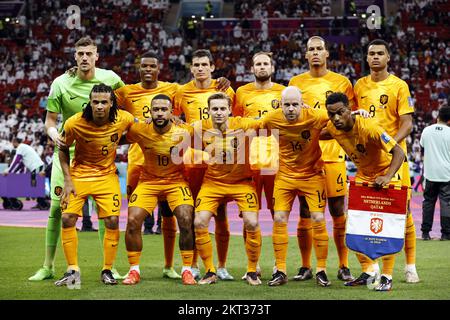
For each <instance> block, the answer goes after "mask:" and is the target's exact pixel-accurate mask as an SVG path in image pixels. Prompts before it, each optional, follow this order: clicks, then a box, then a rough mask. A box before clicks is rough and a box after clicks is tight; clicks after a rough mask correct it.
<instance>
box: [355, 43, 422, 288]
mask: <svg viewBox="0 0 450 320" xmlns="http://www.w3.org/2000/svg"><path fill="white" fill-rule="evenodd" d="M389 60H390V52H389V45H388V44H387V43H386V42H385V41H383V40H380V39H377V40H373V41H372V42H371V43H369V45H368V51H367V62H368V64H369V67H370V75H368V76H366V77H363V78H361V79H359V80H358V81H357V82H356V84H355V97H356V102H357V106H358V107H359V108H360V109H365V110H367V111H368V112H369V113H370V114H371V116H372V117H374V118H375V119H377V120H378V122H379V124H380V125H381V127H382V128H383V129H385V130H386V132H387V133H388V134H389V135H390V136H391V137H393V138H394V140H395V141H397V143H398V144H399V145H400V147H401V148H402V149H403V151H404V153H405V154H407V149H406V141H405V138H406V137H407V136H408V135H409V134H410V133H411V129H412V114H413V113H414V105H413V100H412V99H411V94H410V92H409V88H408V85H407V84H406V82H405V81H403V80H401V79H399V78H398V77H396V76H395V75H393V74H390V73H389V72H388V70H387V68H388V63H389ZM404 160H405V161H404V163H403V173H402V178H403V181H402V183H403V185H405V186H408V187H410V186H411V180H410V174H409V165H408V160H407V158H406V157H405V159H404ZM410 199H411V190H409V191H408V215H407V219H406V230H405V253H406V267H405V277H406V282H408V283H416V282H419V281H420V279H419V276H418V274H417V271H416V227H415V225H414V220H413V217H412V214H411V211H410V204H409V203H410ZM357 256H358V259H359V261H360V263H361V265H362V269H363V272H366V271H367V272H369V273H370V272H371V270H370V269H372V266H371V264H373V261H370V259H368V258H367V257H365V256H362V255H360V254H358V255H357ZM373 267H374V268H375V269H374V272H375V273H377V272H378V270H379V267H378V263H375V264H373ZM360 280H361V281H360ZM359 282H362V284H364V283H365V281H364V279H359V280H358V279H356V280H355V282H351V283H349V284H350V285H357V284H358V283H359Z"/></svg>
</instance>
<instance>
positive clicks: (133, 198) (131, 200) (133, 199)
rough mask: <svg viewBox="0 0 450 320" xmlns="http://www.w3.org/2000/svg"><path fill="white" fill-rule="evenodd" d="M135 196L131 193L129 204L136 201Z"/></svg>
mask: <svg viewBox="0 0 450 320" xmlns="http://www.w3.org/2000/svg"><path fill="white" fill-rule="evenodd" d="M137 197H138V196H137V194H136V193H133V194H132V195H131V197H130V203H133V202H135V201H136V199H137Z"/></svg>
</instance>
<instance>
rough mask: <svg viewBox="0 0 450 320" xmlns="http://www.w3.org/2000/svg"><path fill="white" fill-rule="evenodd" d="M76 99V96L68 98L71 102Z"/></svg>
mask: <svg viewBox="0 0 450 320" xmlns="http://www.w3.org/2000/svg"><path fill="white" fill-rule="evenodd" d="M76 98H78V97H77V96H75V97H70V100H73V99H76Z"/></svg>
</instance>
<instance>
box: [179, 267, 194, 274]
mask: <svg viewBox="0 0 450 320" xmlns="http://www.w3.org/2000/svg"><path fill="white" fill-rule="evenodd" d="M186 270H189V271H190V272H192V268H191V267H187V266H183V267H182V268H181V273H183V272H184V271H186Z"/></svg>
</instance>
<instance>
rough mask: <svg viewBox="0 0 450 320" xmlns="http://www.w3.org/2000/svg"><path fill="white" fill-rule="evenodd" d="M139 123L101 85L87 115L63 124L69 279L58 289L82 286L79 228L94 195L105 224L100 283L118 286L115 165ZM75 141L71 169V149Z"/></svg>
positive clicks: (118, 200) (64, 237) (118, 199)
mask: <svg viewBox="0 0 450 320" xmlns="http://www.w3.org/2000/svg"><path fill="white" fill-rule="evenodd" d="M134 122H135V118H134V117H133V116H132V115H131V114H129V113H128V112H126V111H123V110H119V109H118V106H117V102H116V99H115V96H114V91H113V89H112V88H111V87H110V86H107V85H105V84H99V85H94V87H93V88H92V91H91V94H90V102H89V103H88V105H87V106H86V107H85V108H84V110H83V112H79V113H76V114H75V115H73V116H72V117H70V119H68V120H67V121H66V122H65V124H64V130H63V132H62V134H61V135H62V139H64V142H65V145H66V146H67V147H63V148H61V149H60V152H59V159H60V163H61V168H62V171H63V174H64V188H63V192H62V196H61V208H62V211H63V214H62V236H61V238H62V243H63V248H64V255H65V257H66V261H67V265H68V267H67V272H66V273H65V274H64V276H63V277H62V278H61V279H60V280H58V281H56V282H55V285H56V286H64V285H71V284H80V283H81V279H80V269H79V266H78V235H77V230H76V228H75V224H76V222H77V220H78V217H79V216H80V217H81V216H82V208H83V204H84V203H85V201H86V199H87V197H88V196H92V197H93V198H94V200H95V202H96V204H97V207H98V216H99V219H104V220H105V229H106V232H105V238H104V242H103V257H104V258H103V269H102V273H101V279H102V281H103V283H105V284H111V285H114V284H117V280H116V279H115V278H114V276H113V274H112V272H111V268H112V265H113V263H114V260H115V257H116V254H117V246H118V243H119V236H120V232H119V215H120V204H121V191H120V183H119V177H118V176H117V168H116V165H115V164H114V160H115V158H116V149H117V146H118V144H119V140H120V137H121V136H122V134H123V133H124V131H126V130H128V129H129V128H130V127H131V126H132V124H133V123H134ZM74 142H76V144H75V152H74V158H73V161H72V164H71V162H70V160H71V158H70V152H69V147H68V146H71V145H72V144H73V143H74Z"/></svg>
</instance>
